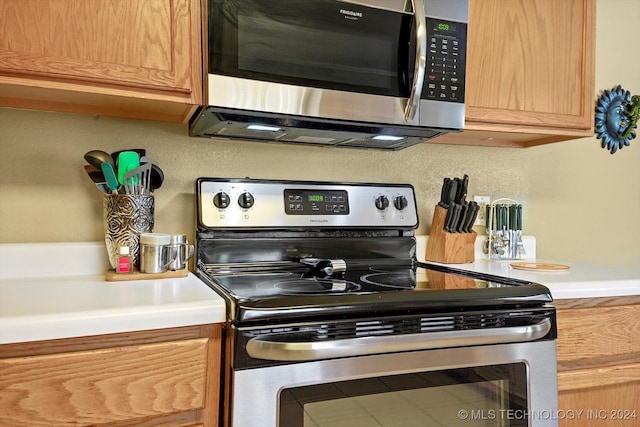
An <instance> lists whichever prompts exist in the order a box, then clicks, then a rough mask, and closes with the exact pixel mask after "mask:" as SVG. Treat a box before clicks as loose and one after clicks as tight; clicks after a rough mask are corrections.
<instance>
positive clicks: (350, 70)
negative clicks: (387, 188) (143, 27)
mask: <svg viewBox="0 0 640 427" xmlns="http://www.w3.org/2000/svg"><path fill="white" fill-rule="evenodd" d="M414 1H416V4H417V6H416V7H417V8H419V9H422V4H421V2H419V1H417V0H414ZM402 3H403V2H402ZM387 4H389V3H388V2H387ZM285 5H286V7H284V6H285ZM209 7H210V9H209V13H210V15H209V19H210V22H209V23H210V27H209V30H210V33H209V45H210V54H209V74H210V75H221V76H227V77H233V78H236V79H243V80H245V81H253V82H260V83H263V82H264V83H275V84H281V85H286V86H287V87H281V88H280V89H278V93H285V92H291V91H294V90H296V89H295V88H305V89H308V90H312V91H323V92H322V94H321V98H322V100H324V99H325V98H327V97H328V96H330V94H328V93H327V92H337V93H340V95H337V96H338V97H339V98H340V100H339V102H335V103H334V104H337V103H340V104H342V105H345V102H344V99H347V100H350V101H351V102H347V103H348V104H351V105H361V106H365V108H366V109H368V108H371V109H372V110H374V112H375V111H386V113H385V117H386V118H388V119H393V122H396V123H398V124H406V122H405V117H409V121H413V122H414V123H416V122H417V120H415V119H413V118H414V117H415V116H416V110H417V105H418V101H419V98H420V94H421V85H422V82H423V80H424V62H425V59H424V51H425V47H426V41H425V37H426V36H425V34H424V23H421V24H420V25H418V32H417V33H418V34H417V35H418V36H420V37H418V36H416V35H415V31H416V30H415V29H414V28H415V27H416V25H415V23H414V20H415V19H414V15H413V13H410V12H407V11H404V10H394V9H393V8H392V9H388V8H382V7H372V6H367V5H364V4H362V3H348V2H342V1H335V0H314V1H308V0H305V1H287V2H282V1H275V0H262V1H260V2H255V1H251V0H248V1H243V2H231V1H230V0H210V6H209ZM418 15H420V16H421V17H422V20H424V12H422V13H418ZM417 40H420V42H417ZM416 53H419V55H418V57H417V58H416V59H415V60H414V58H415V55H416ZM414 77H417V78H414ZM252 87H255V85H254V86H252ZM272 87H273V86H272ZM291 88H293V89H291ZM412 92H413V93H414V95H413V97H411V93H412ZM234 93H235V94H236V99H238V95H237V94H239V93H242V92H240V91H239V90H238V89H237V88H234ZM256 93H260V92H259V91H256V90H253V91H252V93H251V94H249V93H247V96H246V97H247V98H249V97H251V98H253V99H255V94H256ZM379 95H381V96H379ZM376 96H378V98H376ZM360 97H363V98H364V99H363V100H362V101H361V100H360ZM318 98H319V97H316V98H314V99H318ZM242 99H245V98H242ZM378 100H379V101H380V102H384V103H385V105H384V106H376V105H375V104H376V101H378ZM370 101H373V102H370ZM372 104H374V105H372ZM391 104H395V105H391ZM212 105H218V106H220V107H228V108H244V109H253V110H260V109H261V108H260V106H256V105H253V106H248V105H242V106H240V105H222V104H220V103H216V104H212ZM369 106H370V107H369ZM249 107H253V108H249ZM351 110H354V109H353V108H351ZM270 111H273V109H271V110H270ZM392 111H393V113H394V114H390V112H392ZM394 116H395V119H394V118H393V117H394ZM335 118H343V117H337V116H336V117H335ZM373 121H377V120H373Z"/></svg>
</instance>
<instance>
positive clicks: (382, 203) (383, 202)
mask: <svg viewBox="0 0 640 427" xmlns="http://www.w3.org/2000/svg"><path fill="white" fill-rule="evenodd" d="M375 204H376V208H378V210H380V211H383V210H385V209H387V206H389V199H387V196H378V197H376V200H375Z"/></svg>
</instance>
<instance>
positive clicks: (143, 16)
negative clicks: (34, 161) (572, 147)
mask: <svg viewBox="0 0 640 427" xmlns="http://www.w3.org/2000/svg"><path fill="white" fill-rule="evenodd" d="M201 34H202V23H201V9H200V1H199V0H136V1H122V0H56V1H43V0H3V1H2V2H0V84H2V85H3V87H4V89H5V90H4V91H3V92H4V94H3V95H0V96H2V99H0V101H1V104H0V105H7V106H18V107H24V106H26V107H30V108H44V109H57V110H62V111H76V110H77V112H89V113H97V114H101V113H103V114H106V115H116V116H127V117H129V116H133V117H139V118H154V114H159V115H160V119H162V113H163V109H158V111H153V107H152V106H151V105H152V104H151V102H152V101H155V102H158V101H160V102H167V103H176V104H178V105H177V106H174V107H171V106H170V104H167V109H166V110H165V111H166V113H167V114H168V115H169V114H174V113H176V112H178V114H183V115H184V114H186V113H184V112H181V111H183V110H190V109H191V108H185V104H186V105H194V104H200V103H202V99H203V91H202V74H203V72H202V48H201ZM136 99H137V100H139V101H140V102H138V103H137V104H136V102H135V101H136ZM39 101H41V102H39ZM128 101H133V102H134V104H133V107H128V105H127V102H128ZM145 101H146V104H145ZM147 104H148V105H147ZM180 104H182V105H180ZM56 106H58V107H59V108H55V107H56ZM81 106H82V107H84V108H82V107H81ZM47 107H53V108H47ZM74 107H77V108H74ZM140 108H142V109H145V108H151V110H152V111H150V114H148V117H145V114H144V112H143V113H142V114H140V113H136V110H137V109H140ZM183 119H184V118H182V117H180V118H179V120H181V121H182V120H183Z"/></svg>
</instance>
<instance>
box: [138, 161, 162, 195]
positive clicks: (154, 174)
mask: <svg viewBox="0 0 640 427" xmlns="http://www.w3.org/2000/svg"><path fill="white" fill-rule="evenodd" d="M145 163H151V164H152V165H153V166H152V167H151V186H150V189H149V190H150V191H152V192H153V191H154V190H157V189H158V188H160V187H161V186H162V183H163V182H164V172H163V171H162V169H161V168H160V164H159V163H158V162H157V161H156V160H154V159H152V158H151V157H147V156H142V157H140V164H141V165H143V164H145Z"/></svg>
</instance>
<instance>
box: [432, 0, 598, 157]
mask: <svg viewBox="0 0 640 427" xmlns="http://www.w3.org/2000/svg"><path fill="white" fill-rule="evenodd" d="M594 52H595V0H562V1H558V0H470V5H469V25H468V47H467V77H466V98H465V101H466V123H465V132H463V133H461V134H451V135H446V136H443V137H440V138H437V139H436V140H434V142H457V143H474V144H476V145H507V146H509V145H511V146H530V145H538V144H544V143H549V142H556V141H562V140H568V139H573V138H579V137H585V136H590V135H593V113H594V106H595V89H594V84H595V83H594V79H595V60H594ZM445 140H448V141H445Z"/></svg>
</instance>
